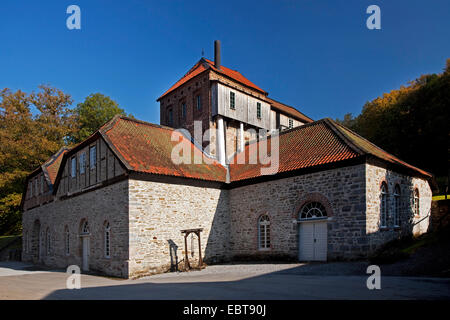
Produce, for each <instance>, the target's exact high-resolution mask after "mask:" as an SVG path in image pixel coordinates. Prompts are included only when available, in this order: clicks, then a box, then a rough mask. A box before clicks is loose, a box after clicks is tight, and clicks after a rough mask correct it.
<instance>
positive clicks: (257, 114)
mask: <svg viewBox="0 0 450 320" xmlns="http://www.w3.org/2000/svg"><path fill="white" fill-rule="evenodd" d="M256 117H257V118H258V119H261V103H260V102H257V103H256Z"/></svg>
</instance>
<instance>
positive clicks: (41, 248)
mask: <svg viewBox="0 0 450 320" xmlns="http://www.w3.org/2000/svg"><path fill="white" fill-rule="evenodd" d="M44 250H45V233H44V230H42V231H41V234H40V236H39V255H40V256H39V257H40V258H41V257H42V256H43V255H44Z"/></svg>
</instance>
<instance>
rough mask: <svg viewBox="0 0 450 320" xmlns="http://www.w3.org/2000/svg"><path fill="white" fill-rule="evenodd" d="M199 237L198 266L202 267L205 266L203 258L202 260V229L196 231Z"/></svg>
mask: <svg viewBox="0 0 450 320" xmlns="http://www.w3.org/2000/svg"><path fill="white" fill-rule="evenodd" d="M196 234H197V237H198V267H199V268H201V267H202V266H203V260H202V243H201V241H200V231H197V232H196Z"/></svg>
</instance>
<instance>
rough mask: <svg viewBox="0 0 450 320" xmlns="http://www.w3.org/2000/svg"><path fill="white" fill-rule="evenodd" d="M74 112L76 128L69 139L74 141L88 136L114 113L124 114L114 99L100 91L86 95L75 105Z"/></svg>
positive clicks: (79, 140)
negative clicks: (82, 100)
mask: <svg viewBox="0 0 450 320" xmlns="http://www.w3.org/2000/svg"><path fill="white" fill-rule="evenodd" d="M74 113H75V121H76V123H77V126H78V130H76V131H75V132H74V134H73V135H72V136H71V140H72V141H73V142H75V143H79V142H81V141H83V140H84V139H86V138H87V137H89V136H90V135H91V134H92V133H94V132H95V131H96V130H98V129H99V128H100V127H101V126H102V125H103V124H104V123H106V122H107V121H109V120H110V119H111V118H113V117H114V116H115V115H117V114H120V115H126V113H125V111H124V110H123V109H121V108H119V106H118V104H117V103H116V102H115V101H114V100H112V99H111V98H110V97H108V96H105V95H103V94H101V93H93V94H91V95H89V96H87V97H86V99H85V100H84V102H82V103H79V104H78V105H77V107H76V108H75V110H74Z"/></svg>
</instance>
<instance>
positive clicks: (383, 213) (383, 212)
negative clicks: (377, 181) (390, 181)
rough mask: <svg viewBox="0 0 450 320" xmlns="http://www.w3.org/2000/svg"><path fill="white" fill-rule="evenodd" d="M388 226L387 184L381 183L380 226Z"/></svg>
mask: <svg viewBox="0 0 450 320" xmlns="http://www.w3.org/2000/svg"><path fill="white" fill-rule="evenodd" d="M386 226H387V186H386V184H385V183H383V184H382V185H381V192H380V227H386Z"/></svg>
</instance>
